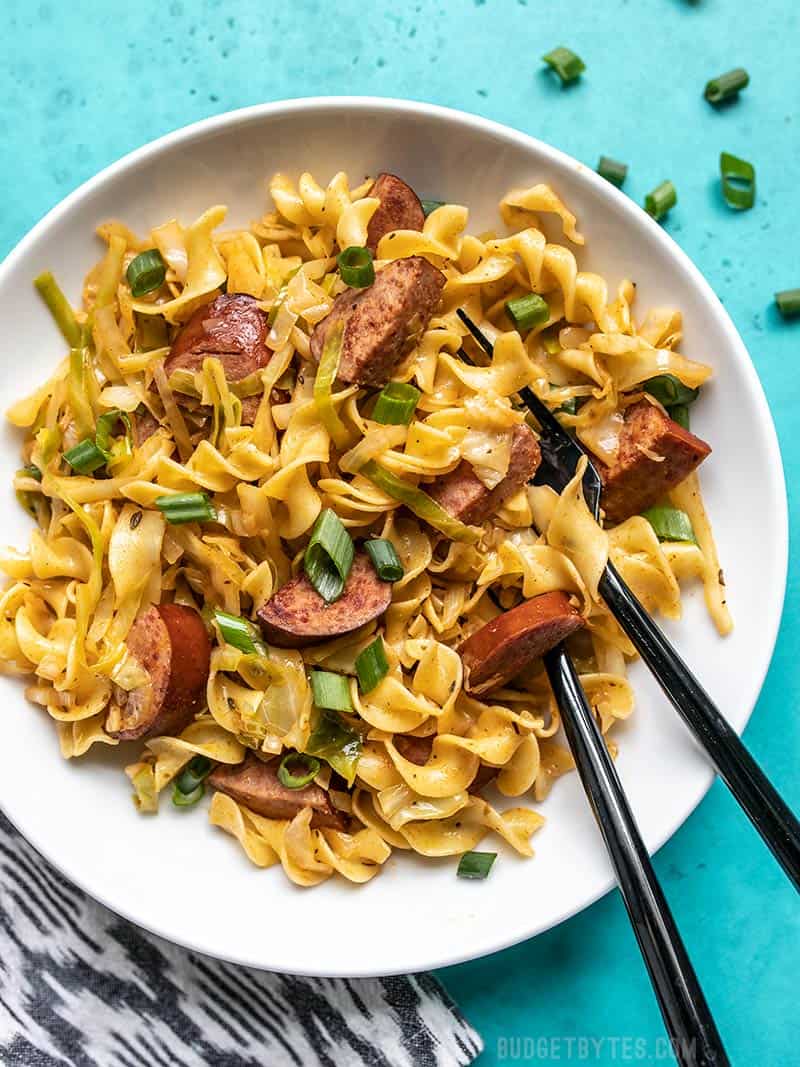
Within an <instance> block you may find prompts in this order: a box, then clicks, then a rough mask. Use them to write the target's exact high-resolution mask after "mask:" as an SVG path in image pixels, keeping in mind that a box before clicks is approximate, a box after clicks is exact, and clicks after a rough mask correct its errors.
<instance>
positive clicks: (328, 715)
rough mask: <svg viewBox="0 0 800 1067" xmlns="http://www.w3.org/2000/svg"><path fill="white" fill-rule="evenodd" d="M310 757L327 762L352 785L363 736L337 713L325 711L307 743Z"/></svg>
mask: <svg viewBox="0 0 800 1067" xmlns="http://www.w3.org/2000/svg"><path fill="white" fill-rule="evenodd" d="M305 750H306V752H307V753H308V755H309V756H318V757H319V759H324V760H327V762H328V763H330V765H331V767H333V769H334V770H335V771H336V773H337V774H341V776H342V778H346V779H347V784H348V785H352V784H353V782H354V781H355V778H356V769H357V767H358V761H359V758H360V756H361V735H360V734H359V733H358V732H357V731H356V730H354V729H353V727H352V726H350V725H349V723H348V722H347V721H346V720H345V719H343V718H342V717H341V716H340V715H338V714H337V713H336V712H335V711H323V712H322V713H321V715H320V717H319V720H318V721H317V724H316V726H315V727H314V730H313V731H312V733H311V736H310V737H309V739H308V742H307V743H306V749H305Z"/></svg>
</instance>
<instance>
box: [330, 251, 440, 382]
mask: <svg viewBox="0 0 800 1067" xmlns="http://www.w3.org/2000/svg"><path fill="white" fill-rule="evenodd" d="M444 282H445V277H444V275H443V274H442V272H441V271H440V270H437V269H436V267H434V266H432V264H430V263H429V262H428V261H427V259H424V258H423V257H422V256H409V257H408V258H407V259H395V260H393V261H392V262H391V263H389V264H388V265H387V266H386V267H384V268H383V270H380V271H378V273H377V274H376V276H375V281H374V282H373V283H372V285H370V286H369V287H368V288H366V289H362V290H360V291H356V290H353V289H348V290H347V291H346V292H344V293H342V294H341V296H338V297H337V298H336V300H335V301H334V302H333V307H332V308H331V310H330V312H329V313H328V315H326V317H325V318H324V319H323V320H322V321H321V322H319V323H317V325H316V327H315V329H314V332H313V333H312V335H311V355H312V357H313V358H314V359H315V360H316V361H317V362H319V361H320V359H321V357H322V350H323V348H324V347H325V341H326V340H327V338H328V334H329V333H330V331H331V328H332V327H333V326H334V325H336V323H338V322H343V323H344V336H343V338H342V353H341V357H340V360H339V378H340V379H341V381H343V382H348V383H353V382H356V383H358V384H359V385H384V384H385V383H386V382H387V381H388V380H389V378H390V377H391V374H392V371H393V370H394V368H395V366H396V365H397V363H398V362H399V360H400V357H401V356H402V354H403V346H404V344H405V343H406V341H407V340H408V339H409V337H411V336H412V335H413V334H417V333H421V332H422V331H423V330H424V329H425V327H426V326H427V325H428V323H429V322H430V318H431V315H432V314H433V312H434V311H435V309H436V307H437V305H438V303H439V299H440V297H441V295H442V289H443V288H444Z"/></svg>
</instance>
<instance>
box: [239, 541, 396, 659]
mask: <svg viewBox="0 0 800 1067" xmlns="http://www.w3.org/2000/svg"><path fill="white" fill-rule="evenodd" d="M391 599H392V583H391V582H382V581H381V579H380V578H379V577H378V575H377V573H376V571H375V568H374V567H373V566H372V563H371V562H370V560H369V558H368V557H367V555H366V554H365V553H363V552H357V553H356V556H355V559H354V560H353V566H352V568H351V570H350V574H349V575H348V576H347V581H346V582H345V585H344V591H343V593H342V595H341V596H340V597H339V599H338V600H334V602H333V603H332V604H327V603H326V602H325V601H324V600H323V599H322V597H321V596H320V595H319V593H318V592H317V591H316V590H315V589H314V587H313V586H312V584H311V582H309V580H308V578H306V576H305V575H304V574H298V575H297V577H296V578H292V579H291V581H289V582H287V583H286V585H284V586H282V587H281V588H280V589H279V590H278V592H277V593H275V595H274V596H273V597H271V598H270V599H269V600H268V601H267V602H266V604H264V605H262V607H260V608H259V609H258V621H259V622H260V624H261V629H262V631H263V632H264V636H265V637H266V639H267V641H269V642H270V644H273V645H277V646H278V647H279V648H302V647H303V646H304V645H313V644H315V643H318V642H320V641H328V640H330V638H332V637H339V636H340V635H341V634H346V633H350V631H351V630H357V629H358V628H359V626H364V625H365V623H368V622H372V620H373V619H377V618H378V616H379V615H383V613H384V611H386V609H387V608H388V607H389V603H390V602H391Z"/></svg>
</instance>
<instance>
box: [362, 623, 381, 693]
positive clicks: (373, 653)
mask: <svg viewBox="0 0 800 1067" xmlns="http://www.w3.org/2000/svg"><path fill="white" fill-rule="evenodd" d="M388 673H389V661H388V660H387V658H386V649H385V648H384V647H383V638H381V637H376V638H375V640H374V641H373V642H372V644H371V645H367V647H366V648H365V649H363V651H361V652H359V654H358V655H357V656H356V674H357V675H358V684H359V686H360V688H361V692H362V693H369V692H371V690H373V689H374V688H375V686H376V685H377V684H378V682H380V681H382V680H383V679H384V678H385V677H386V675H387V674H388Z"/></svg>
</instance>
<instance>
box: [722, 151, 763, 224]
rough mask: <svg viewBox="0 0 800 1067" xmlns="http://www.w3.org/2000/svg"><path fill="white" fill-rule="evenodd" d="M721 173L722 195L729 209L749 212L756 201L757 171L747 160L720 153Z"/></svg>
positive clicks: (727, 153) (728, 153)
mask: <svg viewBox="0 0 800 1067" xmlns="http://www.w3.org/2000/svg"><path fill="white" fill-rule="evenodd" d="M719 172H720V176H721V178H722V195H723V196H724V197H725V203H726V204H727V205H728V207H732V208H736V210H737V211H747V210H748V209H749V208H751V207H752V206H753V204H754V203H755V200H756V169H755V167H754V166H753V164H752V163H748V162H747V160H746V159H739V158H738V157H737V156H732V155H731V154H730V152H720V155H719Z"/></svg>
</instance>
